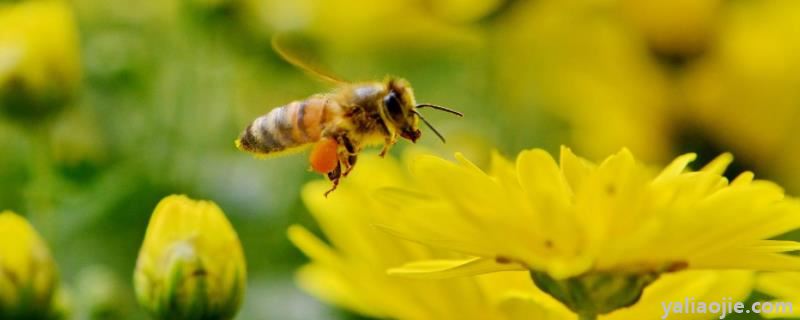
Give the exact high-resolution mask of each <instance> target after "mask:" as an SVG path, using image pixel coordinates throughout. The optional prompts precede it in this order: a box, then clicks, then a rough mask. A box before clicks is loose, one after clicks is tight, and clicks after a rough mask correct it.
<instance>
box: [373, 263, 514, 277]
mask: <svg viewBox="0 0 800 320" xmlns="http://www.w3.org/2000/svg"><path fill="white" fill-rule="evenodd" d="M512 270H526V269H525V268H524V267H523V266H521V265H519V264H517V263H511V262H507V263H498V262H497V261H496V260H495V259H486V258H468V259H462V260H424V261H417V262H411V263H407V264H405V265H403V266H401V267H398V268H392V269H389V271H388V274H390V275H396V276H403V277H406V278H419V279H447V278H453V277H463V276H473V275H478V274H484V273H490V272H499V271H512Z"/></svg>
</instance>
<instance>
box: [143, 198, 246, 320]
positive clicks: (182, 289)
mask: <svg viewBox="0 0 800 320" xmlns="http://www.w3.org/2000/svg"><path fill="white" fill-rule="evenodd" d="M246 278H247V274H246V267H245V260H244V254H243V253H242V247H241V244H240V243H239V238H238V237H237V235H236V232H235V231H234V229H233V227H232V226H231V224H230V222H228V220H227V219H226V218H225V214H224V213H223V212H222V210H221V209H220V208H219V207H218V206H217V205H216V204H214V203H213V202H210V201H195V200H192V199H189V198H188V197H186V196H178V195H173V196H168V197H166V198H164V199H163V200H161V202H160V203H159V204H158V206H156V209H155V211H154V212H153V215H152V217H151V218H150V224H149V226H148V227H147V232H146V233H145V237H144V243H143V244H142V248H141V250H140V252H139V260H138V261H137V264H136V270H135V273H134V285H135V288H136V295H137V298H138V300H139V303H140V304H141V305H142V306H143V307H145V308H146V309H147V310H148V311H150V313H151V314H152V315H153V316H154V317H155V318H156V319H169V320H181V319H232V318H233V317H234V315H235V314H236V312H237V311H238V309H239V305H240V304H241V301H242V298H243V297H244V291H245V286H246V283H245V281H246Z"/></svg>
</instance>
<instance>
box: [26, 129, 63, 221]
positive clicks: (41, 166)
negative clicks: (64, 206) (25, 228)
mask: <svg viewBox="0 0 800 320" xmlns="http://www.w3.org/2000/svg"><path fill="white" fill-rule="evenodd" d="M49 135H50V132H49V127H48V126H47V125H41V126H37V127H35V128H33V129H31V130H29V137H30V141H31V151H32V154H31V164H30V168H31V180H30V182H29V183H28V185H27V190H26V197H27V205H26V206H27V210H29V212H28V214H29V216H30V217H31V220H32V222H33V223H34V225H36V226H37V228H38V229H39V232H41V233H42V234H44V235H45V237H48V236H50V237H52V236H53V232H54V226H55V221H53V218H54V217H53V216H54V214H53V212H54V211H55V199H54V196H55V194H54V190H55V184H56V173H55V171H54V170H53V161H52V158H51V155H50V136H49Z"/></svg>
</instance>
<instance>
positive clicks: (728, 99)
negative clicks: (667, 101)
mask: <svg viewBox="0 0 800 320" xmlns="http://www.w3.org/2000/svg"><path fill="white" fill-rule="evenodd" d="M725 7H726V10H725V12H724V15H722V16H721V18H720V21H719V25H718V29H719V30H718V32H717V33H718V36H717V39H716V41H715V43H714V46H713V47H712V48H711V49H710V50H709V51H708V52H707V53H706V54H705V55H703V56H702V57H700V58H699V59H698V60H697V61H695V62H694V63H692V64H690V65H689V66H688V68H687V70H686V72H685V74H684V75H683V76H682V77H681V81H682V82H681V94H682V95H683V96H685V97H686V98H685V99H686V101H687V103H686V107H685V108H683V109H679V110H678V113H679V114H681V115H683V116H684V117H685V118H687V122H689V124H690V125H693V126H696V127H698V129H699V130H698V131H702V132H701V133H703V134H704V135H705V136H706V137H705V138H706V139H707V140H709V141H711V142H713V143H714V144H715V145H717V146H720V147H722V148H725V149H727V150H734V151H736V154H737V157H738V158H739V159H742V160H744V163H746V164H748V165H752V166H755V167H756V168H758V170H759V172H760V173H761V174H765V175H768V176H770V177H772V178H774V179H778V180H779V181H781V183H782V184H784V185H785V186H786V187H787V189H788V190H789V191H790V192H791V193H797V192H800V161H798V159H800V140H798V139H797V138H796V137H797V135H798V124H799V123H800V103H798V101H800V91H798V90H797V88H798V86H800V37H798V36H797V32H796V30H798V28H800V2H797V1H786V0H783V1H755V2H749V1H744V2H738V1H733V2H729V3H728V4H726V6H725Z"/></svg>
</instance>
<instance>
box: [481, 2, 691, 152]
mask: <svg viewBox="0 0 800 320" xmlns="http://www.w3.org/2000/svg"><path fill="white" fill-rule="evenodd" d="M698 1H700V0H698ZM650 2H652V1H648V2H647V3H650ZM631 10H633V9H631ZM624 16H625V14H624V12H623V10H622V8H621V4H620V1H560V0H543V1H528V2H519V4H518V5H517V6H516V7H515V10H513V11H511V12H509V14H508V17H506V18H505V19H503V20H502V21H501V22H500V23H499V24H498V29H497V30H498V31H497V36H496V38H497V46H496V51H497V54H496V56H497V58H498V60H497V69H498V72H497V74H498V77H499V79H498V80H497V81H498V83H501V84H502V86H501V90H500V93H501V97H502V99H503V100H502V103H501V105H507V106H510V107H511V108H512V111H513V112H518V113H520V116H519V118H520V119H523V121H526V122H527V121H529V114H530V112H531V110H532V109H534V108H542V109H543V110H545V111H547V112H549V113H551V114H553V115H555V116H556V117H558V118H560V119H563V120H564V121H565V122H566V123H567V124H568V125H569V126H570V129H571V130H570V132H569V134H570V135H571V139H570V141H572V145H574V146H575V148H577V149H578V150H580V151H581V152H586V153H588V154H589V155H592V156H602V155H607V154H608V153H610V152H613V151H616V150H619V148H620V147H621V146H627V147H629V148H630V149H631V150H633V151H635V152H637V155H639V156H641V157H643V158H644V159H664V158H666V157H668V156H669V155H670V154H671V150H670V149H669V144H668V140H667V138H668V137H665V136H663V132H665V131H667V130H668V129H669V127H668V126H669V121H668V120H669V119H668V118H666V117H663V115H664V114H665V113H666V110H668V108H669V107H670V100H669V93H670V92H669V90H670V87H669V86H670V83H669V81H668V80H669V78H668V77H667V76H666V74H664V73H663V70H662V69H661V68H660V67H659V65H658V61H657V60H656V59H655V57H653V56H650V55H648V54H646V53H647V52H648V51H647V43H646V41H645V39H644V38H643V37H642V36H641V35H639V34H637V32H636V31H635V30H634V29H633V28H631V24H630V23H627V21H626V20H625V19H621V17H624ZM648 21H649V22H651V20H648ZM631 132H636V134H631Z"/></svg>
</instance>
